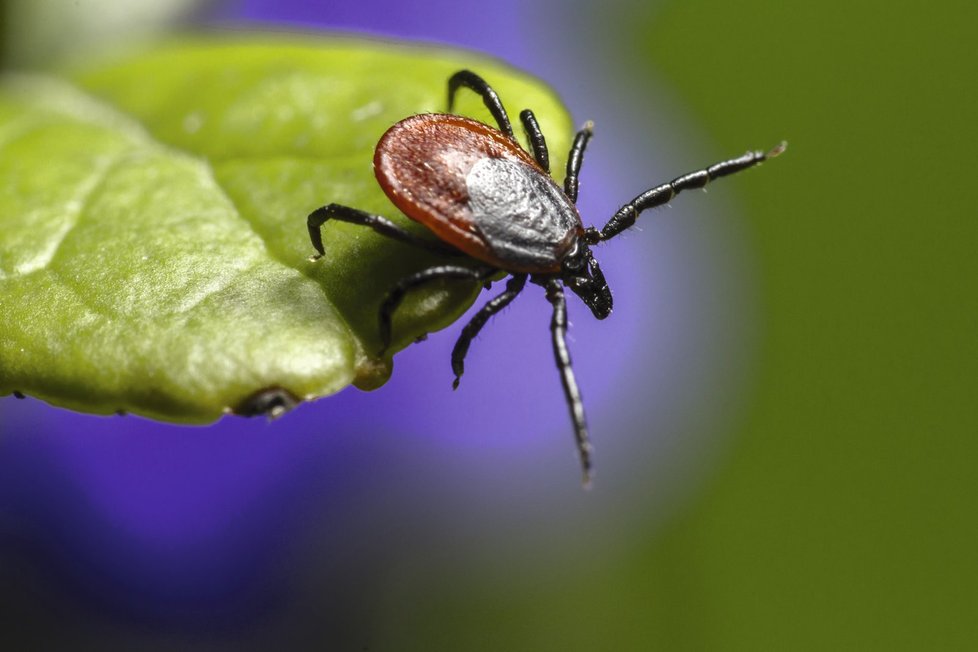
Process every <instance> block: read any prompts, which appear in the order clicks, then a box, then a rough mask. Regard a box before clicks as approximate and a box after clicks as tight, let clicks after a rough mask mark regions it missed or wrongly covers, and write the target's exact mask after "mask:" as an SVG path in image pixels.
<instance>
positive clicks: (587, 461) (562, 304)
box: [547, 279, 591, 487]
mask: <svg viewBox="0 0 978 652" xmlns="http://www.w3.org/2000/svg"><path fill="white" fill-rule="evenodd" d="M547 300H548V301H549V302H550V304H551V305H552V306H553V308H554V313H553V319H552V320H551V321H550V334H551V335H552V337H553V345H554V358H555V359H556V361H557V369H558V371H560V381H561V383H562V384H563V386H564V395H565V396H566V397H567V406H568V407H569V408H570V415H571V421H573V422H574V438H575V439H576V440H577V452H578V454H579V455H580V457H581V469H582V470H583V472H584V486H585V487H587V486H589V485H590V484H591V442H590V440H589V439H588V436H587V421H586V419H585V417H584V403H583V401H581V390H580V389H578V387H577V380H575V378H574V370H573V369H572V368H571V359H570V352H569V351H568V350H567V342H566V341H565V336H566V334H567V302H566V300H565V298H564V288H563V287H562V286H561V285H560V281H559V280H557V279H552V280H550V281H548V282H547Z"/></svg>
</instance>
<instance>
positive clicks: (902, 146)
mask: <svg viewBox="0 0 978 652" xmlns="http://www.w3.org/2000/svg"><path fill="white" fill-rule="evenodd" d="M47 4H48V6H49V7H54V8H53V9H51V8H49V9H47V10H43V11H42V10H40V9H25V8H24V7H35V8H36V7H40V6H42V5H45V3H26V2H25V3H7V4H6V5H3V7H2V9H3V11H4V14H3V17H4V21H3V30H4V34H5V35H6V36H5V40H4V41H3V43H2V47H3V53H4V54H3V56H4V59H3V61H4V62H5V64H6V65H7V66H10V67H30V66H34V65H41V64H42V63H43V62H44V61H46V60H51V59H57V58H59V57H60V58H65V57H71V56H75V55H76V52H75V51H74V50H73V48H74V47H76V46H77V47H81V46H83V45H84V42H85V39H83V38H80V37H79V38H76V39H69V38H67V37H66V36H65V34H66V33H67V32H65V30H66V29H69V28H74V29H75V30H76V31H85V30H79V27H80V26H86V29H87V33H91V34H94V36H91V37H90V38H89V40H91V41H95V42H104V41H106V40H111V38H112V36H113V34H115V35H118V34H119V33H123V32H124V33H127V34H133V33H138V32H141V31H143V30H146V31H149V30H152V29H159V28H160V26H161V25H165V26H171V27H172V26H174V25H176V26H178V27H181V26H182V27H186V26H188V25H189V26H202V25H204V26H207V27H208V28H211V29H224V30H234V29H238V28H240V27H243V26H244V27H249V28H254V27H255V26H256V24H257V25H258V26H266V27H267V26H268V25H274V26H275V28H276V29H279V30H303V31H308V30H318V29H327V30H344V31H346V30H355V31H358V32H367V33H369V34H372V35H374V36H377V37H385V38H386V37H397V38H407V39H412V40H423V41H430V42H435V43H445V44H452V45H458V46H463V47H467V48H473V49H477V50H480V51H483V52H486V53H488V54H490V55H493V56H495V57H498V58H501V59H503V60H505V61H508V62H510V63H512V64H514V65H516V66H518V67H520V68H523V69H526V70H528V71H529V72H531V73H534V74H536V75H538V76H539V77H541V78H542V79H544V80H546V81H547V82H548V83H550V84H551V85H552V86H553V87H554V88H555V89H557V91H558V92H559V93H560V94H561V96H562V97H563V98H564V99H565V101H566V103H567V105H568V106H569V107H570V109H571V111H572V113H573V115H574V118H575V120H576V121H578V122H583V121H584V120H586V119H589V118H590V119H594V120H595V121H596V123H597V136H596V138H595V140H594V141H593V143H592V146H591V148H590V149H589V153H588V158H587V161H586V163H585V169H584V173H583V178H582V202H581V207H582V212H583V214H584V215H585V219H586V221H593V222H596V223H601V222H602V221H603V220H604V219H606V218H607V216H609V215H610V214H611V213H612V212H613V211H614V210H615V209H616V208H617V207H618V205H619V204H620V203H622V202H623V201H624V200H627V199H629V198H631V197H632V196H633V195H635V194H636V193H638V192H639V191H641V190H643V189H645V188H646V187H648V186H650V185H652V184H654V183H656V182H659V181H661V180H665V179H668V178H671V176H674V175H676V174H678V173H681V172H685V171H687V170H690V169H693V168H695V167H698V166H699V165H702V164H705V163H709V162H712V161H714V160H716V159H719V158H723V157H726V156H729V155H736V154H739V153H741V152H742V151H743V150H745V149H747V148H767V147H770V146H771V145H773V144H775V143H776V142H778V141H779V140H780V139H782V138H785V139H787V140H788V141H789V143H790V146H789V150H788V152H787V153H786V154H785V156H783V157H782V158H780V159H778V160H777V161H775V162H771V163H769V164H767V165H764V166H763V167H762V168H761V169H758V170H753V171H751V172H748V173H745V174H743V175H738V176H736V177H734V178H731V179H729V180H724V181H723V182H722V183H718V184H716V185H715V186H712V187H711V189H710V192H709V194H707V195H705V196H704V195H702V194H701V193H689V196H685V195H684V196H682V197H681V198H678V199H677V200H676V201H675V202H674V206H673V207H672V208H670V209H667V210H662V211H657V212H655V213H654V214H651V215H646V216H644V217H643V219H642V222H641V228H639V229H635V230H634V231H633V232H631V233H629V234H628V235H627V236H626V237H622V238H620V239H619V240H616V241H614V242H612V243H609V244H608V245H606V246H603V247H602V248H601V249H600V251H599V252H598V253H599V255H600V257H601V261H602V264H603V266H604V267H605V269H606V273H607V275H608V277H609V280H610V282H611V283H612V287H613V289H614V290H615V292H616V312H615V314H614V315H613V316H612V318H611V319H609V320H608V321H607V322H603V323H600V324H597V323H595V322H594V321H593V319H591V318H590V315H589V314H588V312H587V310H586V309H584V307H583V306H581V305H580V304H579V303H576V302H575V303H574V305H572V306H571V319H572V321H573V327H572V329H573V330H572V332H573V339H572V341H571V346H572V347H573V348H572V352H573V355H574V360H575V364H576V369H577V371H578V375H579V377H580V379H581V384H582V386H583V390H584V393H585V400H586V402H587V406H588V410H589V416H590V421H591V425H592V434H593V437H594V439H595V443H596V447H597V464H598V474H597V477H596V482H595V487H594V489H593V490H592V491H590V492H584V491H582V490H581V489H580V487H579V485H578V484H577V480H578V472H577V467H576V464H577V462H576V459H575V457H574V454H573V447H572V442H571V434H570V429H569V426H568V423H567V417H566V414H565V410H566V408H565V407H564V405H563V403H562V396H561V393H560V388H559V383H558V380H557V375H556V372H555V371H554V370H553V363H552V359H551V354H550V350H549V339H548V333H547V323H548V318H549V316H548V309H547V306H546V302H545V301H543V300H542V298H541V297H540V296H539V292H532V291H531V292H527V293H526V295H525V296H522V297H521V298H520V300H519V301H518V302H517V303H516V304H515V305H514V306H513V307H512V308H511V309H510V310H508V311H507V312H506V313H504V314H503V315H500V316H499V317H497V319H496V320H495V321H494V323H493V324H491V327H490V328H488V329H487V330H486V331H485V334H484V335H483V336H482V337H481V338H480V339H479V341H477V342H476V344H475V345H474V347H473V351H472V354H471V356H470V362H469V364H468V366H467V369H468V371H467V374H466V377H465V378H464V380H463V383H462V387H461V389H460V390H459V391H458V392H455V393H453V392H451V389H450V382H451V373H450V370H449V365H448V356H449V351H450V349H451V346H452V344H453V342H454V337H455V335H456V334H457V329H458V326H457V325H456V326H455V327H453V328H451V329H449V330H447V331H445V332H443V333H439V334H435V335H433V336H432V337H431V338H429V340H428V341H427V342H424V343H423V344H420V345H418V346H415V347H412V348H411V349H409V350H408V351H405V352H404V353H403V354H401V355H399V356H398V358H397V360H396V365H395V372H394V376H393V378H392V380H391V381H390V383H389V384H388V385H387V386H385V387H384V388H382V389H380V390H378V391H376V392H373V393H362V392H358V391H356V390H352V389H351V390H347V391H345V392H343V393H341V394H339V395H337V396H334V397H331V398H328V399H324V400H322V401H319V402H318V403H316V404H313V405H309V406H303V407H301V408H300V409H298V410H296V411H294V412H293V413H291V414H289V415H287V416H286V417H284V418H282V419H280V420H279V421H276V422H274V423H271V424H269V423H265V422H263V421H247V420H244V419H238V418H229V419H226V420H223V421H221V422H219V423H218V424H216V425H214V426H212V427H208V428H183V427H176V426H171V425H163V424H157V423H153V422H150V421H146V420H143V419H138V418H133V417H125V418H99V417H90V416H84V415H76V414H72V413H68V412H65V411H62V410H57V409H54V408H50V407H48V406H45V405H43V404H41V403H40V402H38V401H35V400H32V399H26V400H21V401H18V400H15V399H13V398H6V399H3V400H2V401H0V640H3V641H5V642H6V641H8V640H9V641H10V642H16V643H20V644H21V645H30V646H31V647H32V648H34V649H65V647H66V646H70V647H71V648H72V649H100V650H106V649H134V648H136V647H137V646H138V647H139V648H140V649H161V650H163V649H184V650H196V649H200V650H209V649H235V650H239V649H255V650H261V649H270V648H272V647H275V648H282V647H288V648H293V649H306V648H315V649H336V650H363V649H369V650H415V649H416V650H441V649H452V650H500V649H514V650H551V649H553V650H578V649H580V650H584V649H589V650H591V649H607V648H611V647H612V646H614V648H615V649H636V650H639V649H641V650H646V649H666V650H740V649H742V650H767V649H791V650H826V649H852V650H869V649H872V650H876V649H881V650H884V649H885V650H902V649H906V650H920V649H941V650H970V649H975V647H976V646H978V619H976V618H975V616H974V612H975V605H976V604H978V545H976V544H978V536H976V535H978V517H976V511H978V510H976V507H975V502H976V496H978V473H975V468H976V465H978V407H976V405H978V401H976V398H978V397H976V389H978V344H976V332H978V296H976V292H975V289H974V279H975V276H976V271H978V262H976V254H978V246H976V245H978V238H976V235H978V220H976V216H975V206H976V205H978V202H976V196H975V195H976V192H975V187H976V182H975V181H974V179H973V178H972V176H973V173H974V172H975V171H976V170H975V162H974V155H973V152H974V151H975V145H976V144H978V143H976V140H978V138H976V131H978V130H976V127H975V126H974V124H973V123H974V117H975V107H976V100H978V91H976V90H975V84H974V76H975V72H976V63H978V56H976V51H975V45H974V34H973V30H974V27H973V26H974V25H975V24H978V9H976V8H975V6H974V5H973V4H970V3H965V2H957V1H955V0H948V1H946V2H943V3H931V4H930V5H923V4H920V3H913V2H891V3H880V2H871V1H868V0H857V1H854V2H846V3H843V2H834V1H832V0H829V1H826V2H821V3H784V4H779V3H770V2H762V1H760V0H745V1H744V2H738V3H729V2H721V1H720V0H702V1H697V2H678V1H675V0H672V1H666V0H663V1H658V2H647V1H643V2H629V1H626V0H606V1H605V2H602V3H590V2H583V1H571V2H557V1H556V0H539V1H536V2H526V1H524V2H518V1H515V0H499V1H497V2H495V3H492V4H491V5H475V4H469V3H460V2H447V1H437V2H428V3H424V4H419V3H413V4H412V3H403V2H402V3H395V2H379V1H376V0H362V1H361V2H357V3H343V5H342V6H337V5H338V4H339V3H333V2H315V1H313V2H299V1H298V0H278V1H277V2H276V1H272V0H245V1H241V2H230V1H228V2H222V3H211V4H208V5H206V6H200V5H194V4H193V3H191V2H176V3H173V4H169V3H154V4H155V6H158V7H163V6H164V5H165V6H166V7H168V8H169V9H167V10H162V9H158V10H155V11H153V12H145V11H143V12H141V13H140V14H139V15H138V16H136V17H133V14H130V15H129V17H128V18H127V17H125V16H122V17H117V12H119V11H121V10H122V9H121V8H122V7H123V6H124V5H125V4H126V3H106V2H91V1H87V0H81V1H80V2H76V3H71V4H72V8H71V9H69V8H68V7H67V5H68V4H69V3H47ZM133 6H144V7H145V6H147V5H145V3H133ZM92 25H94V26H95V27H90V26H92ZM59 30H60V31H59ZM504 100H506V101H507V102H508V106H509V108H510V111H511V112H516V111H518V110H519V109H520V108H522V107H520V106H518V103H519V100H518V98H512V99H511V98H504ZM324 200H325V198H324ZM0 327H2V325H0ZM5 647H6V646H5ZM11 649H13V648H11Z"/></svg>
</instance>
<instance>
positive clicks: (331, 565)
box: [0, 0, 755, 647]
mask: <svg viewBox="0 0 978 652" xmlns="http://www.w3.org/2000/svg"><path fill="white" fill-rule="evenodd" d="M599 10H600V9H599V8H592V7H591V6H590V5H589V4H588V3H584V2H580V3H574V4H570V3H558V2H556V1H554V2H536V3H532V4H528V3H525V2H516V1H515V0H500V1H497V2H495V3H493V4H492V8H491V10H489V11H479V12H478V13H476V12H475V10H474V9H473V7H472V6H470V5H467V4H464V3H457V2H429V3H425V4H424V5H423V6H410V5H407V4H405V3H397V2H377V1H369V2H364V1H362V2H357V3H335V2H301V1H299V0H276V1H274V2H273V1H272V0H247V1H244V2H240V3H225V4H224V5H223V6H222V7H221V8H220V9H218V10H214V11H212V12H211V13H210V14H209V15H208V16H207V17H206V20H205V22H208V23H210V24H211V25H220V26H222V28H223V29H230V28H231V27H229V25H242V24H246V25H250V23H248V21H262V22H265V21H274V22H276V23H277V24H278V25H279V27H278V29H282V28H283V27H282V26H285V27H288V28H300V29H304V30H308V29H317V28H327V29H330V30H353V31H367V32H370V33H372V34H374V35H377V36H382V37H391V36H393V37H397V38H407V39H417V40H423V41H432V42H437V43H447V44H453V45H459V46H464V47H466V48H472V49H476V50H480V51H483V52H486V53H489V54H491V55H493V56H495V57H498V58H501V59H503V60H505V61H507V62H509V63H511V64H513V65H516V66H518V67H520V68H523V69H525V70H527V71H529V72H531V73H533V74H535V75H537V76H539V77H540V78H542V79H544V80H546V81H547V82H548V83H550V84H551V85H552V86H553V87H554V88H555V89H556V90H557V91H558V92H559V93H560V94H561V96H562V97H563V99H564V101H565V102H566V103H567V105H568V106H569V107H570V109H571V111H572V113H573V115H574V119H575V121H577V122H583V121H584V120H586V119H589V118H590V119H594V120H595V122H596V137H595V140H594V141H593V142H592V144H591V147H590V149H589V151H588V156H587V158H586V162H585V165H584V170H583V173H582V189H581V202H580V207H581V213H582V215H584V218H585V222H588V223H591V222H593V223H596V224H598V225H599V226H600V225H601V224H603V222H604V220H606V219H607V217H608V216H610V215H611V214H612V213H613V212H614V210H615V209H616V208H617V207H618V206H619V205H620V204H621V203H622V202H624V201H626V200H627V199H630V198H631V197H633V196H634V195H635V194H637V193H638V192H640V191H642V190H644V189H645V188H647V187H649V186H650V185H652V184H654V183H656V182H659V181H662V180H665V179H668V178H671V177H672V176H674V175H675V174H678V173H681V172H685V171H687V169H689V168H692V167H694V166H696V165H698V164H704V163H708V162H712V161H713V160H714V159H717V158H720V157H722V156H724V155H729V154H737V153H739V152H718V151H716V149H715V148H712V147H710V146H709V145H707V144H704V143H703V142H702V135H700V134H698V133H697V132H696V130H695V127H694V126H692V125H690V124H688V123H687V122H685V121H684V119H683V116H682V114H681V109H679V108H678V107H676V106H674V105H673V103H672V100H671V98H670V96H669V94H668V90H667V89H663V88H661V87H658V86H657V85H656V80H655V79H648V78H643V79H633V78H630V77H629V76H628V75H627V74H624V73H622V74H619V72H618V70H617V67H616V60H620V58H621V57H623V56H627V44H622V43H617V42H616V41H615V39H614V25H613V24H611V23H609V22H608V21H603V20H601V19H599V18H598V12H599ZM250 26H251V27H254V25H250ZM649 98H654V100H650V99H649ZM503 99H504V101H505V102H506V103H507V106H508V108H509V109H510V111H511V112H513V113H515V112H517V111H519V110H520V109H521V108H523V107H522V106H519V100H518V98H503ZM747 144H748V143H745V145H747ZM691 194H693V193H691ZM733 197H734V194H733V192H732V191H730V190H728V189H726V188H725V189H724V190H723V191H716V192H714V193H712V194H711V196H710V197H709V199H708V200H707V199H705V198H702V197H698V196H697V195H695V194H693V196H692V197H689V198H687V197H683V199H682V201H677V204H676V206H675V207H674V208H672V209H669V210H667V211H661V212H658V213H656V214H653V215H648V216H646V217H644V218H643V222H642V223H641V228H638V229H635V230H634V232H631V233H629V234H627V235H625V236H623V237H621V238H619V239H618V240H616V241H614V242H612V243H610V244H608V245H604V246H602V247H601V248H600V249H599V250H598V251H597V254H598V257H599V258H600V260H601V262H602V265H603V267H604V268H605V273H606V275H607V277H608V279H609V283H610V284H611V287H612V290H613V291H614V292H615V299H616V310H615V313H614V315H612V317H611V318H610V319H608V320H607V321H605V322H601V323H598V322H595V321H594V319H593V318H592V317H591V315H590V313H589V312H588V311H587V309H586V308H585V307H584V306H583V305H582V304H580V302H578V301H577V300H576V298H571V299H570V302H571V306H570V316H571V320H572V322H573V323H572V330H571V340H570V345H571V347H572V349H571V350H572V354H573V357H574V363H575V370H576V372H577V375H578V378H579V380H580V383H581V385H582V390H583V393H584V398H585V403H586V407H587V409H588V416H589V419H590V425H591V432H592V437H593V440H594V443H595V446H596V465H597V474H596V479H595V487H594V489H593V490H592V491H590V492H584V491H582V490H581V487H580V485H579V471H578V462H577V459H576V453H575V450H574V446H573V438H572V433H571V428H570V424H569V419H568V416H567V411H566V406H565V404H564V402H563V395H562V392H561V389H560V383H559V380H558V376H557V373H556V371H555V369H554V364H553V359H552V353H551V349H550V340H549V332H548V324H549V318H550V313H549V306H548V304H547V303H546V301H544V300H543V297H542V292H541V291H540V290H539V288H536V287H531V288H530V289H529V290H528V291H526V292H525V293H524V295H523V296H521V297H520V299H519V300H517V302H516V303H515V304H514V305H513V306H512V307H511V308H510V309H509V310H507V311H506V312H505V313H503V314H502V315H500V316H498V317H497V318H496V319H495V320H494V321H493V322H492V323H491V324H490V326H489V327H487V328H486V330H485V331H484V332H483V335H482V336H481V337H480V339H479V340H478V341H476V342H475V343H474V344H473V347H472V352H471V354H470V357H469V359H468V363H467V367H466V368H467V372H466V375H465V377H464V379H463V381H462V385H461V387H460V389H459V390H458V391H457V392H454V393H453V392H452V391H451V379H452V375H451V371H450V366H449V354H450V351H451V347H452V345H453V343H454V340H455V337H456V336H457V333H458V329H459V325H458V324H456V325H455V326H453V327H451V328H449V329H448V330H446V331H444V332H442V333H436V334H433V335H432V336H431V337H430V338H429V339H428V341H426V342H424V343H422V344H420V345H417V346H414V347H411V348H410V349H409V350H407V351H405V352H404V353H402V354H400V355H398V357H397V359H396V366H395V371H394V375H393V378H392V379H391V381H390V382H389V383H388V384H387V385H386V386H385V387H383V388H382V389H380V390H378V391H376V392H372V393H363V392H359V391H357V390H355V389H349V390H346V391H344V392H342V393H340V394H339V395H337V396H333V397H329V398H326V399H323V400H321V401H319V402H317V403H315V404H312V405H305V406H301V407H300V408H299V409H297V410H295V411H294V412H292V413H290V414H288V415H286V416H285V417H283V418H282V419H280V420H278V421H275V422H272V423H267V422H265V421H262V420H245V419H242V418H226V419H224V420H222V421H221V422H219V423H217V424H215V425H213V426H210V427H207V428H196V427H178V426H172V425H165V424H159V423H154V422H151V421H147V420H145V419H141V418H136V417H113V418H102V417H92V416H86V415H79V414H73V413H70V412H67V411H63V410H58V409H53V408H50V407H48V406H46V405H44V404H42V403H40V402H39V401H36V400H33V399H27V400H23V401H17V400H14V399H12V398H8V399H4V400H3V401H0V583H2V585H3V586H6V587H7V588H6V590H4V589H0V592H2V594H3V597H2V598H0V599H2V602H0V611H2V613H3V614H4V615H3V616H0V619H3V620H8V619H9V621H10V622H11V623H17V625H18V626H20V627H31V626H34V625H36V626H38V627H41V626H42V625H43V623H45V622H47V620H48V619H50V618H51V616H52V615H56V617H57V619H58V622H60V623H61V628H60V629H59V630H58V631H57V632H54V631H51V632H48V635H50V636H52V637H58V636H61V635H66V636H68V635H72V636H90V637H98V640H100V641H104V642H107V644H110V643H112V642H113V641H115V642H119V644H120V645H122V644H123V643H122V641H130V640H132V639H131V638H128V637H131V636H142V635H145V634H146V633H147V632H148V633H149V635H150V636H151V637H153V638H154V639H155V638H159V637H163V638H164V639H166V637H174V636H175V637H187V638H184V639H182V640H185V641H189V640H194V641H196V640H210V641H213V640H219V641H239V642H241V643H242V645H244V643H245V642H250V643H251V644H252V645H254V646H256V647H261V645H262V641H263V638H262V637H263V636H267V637H269V638H274V639H275V640H276V641H282V637H283V632H289V633H290V634H291V635H294V636H300V635H303V634H305V633H309V631H310V630H312V629H315V630H316V632H317V634H316V635H317V636H319V637H320V638H319V639H317V640H322V638H323V637H326V638H329V639H331V640H333V641H337V642H357V643H358V644H359V643H360V642H362V641H364V640H366V639H367V638H368V636H367V635H366V634H365V632H368V631H372V630H374V629H376V628H377V627H382V623H383V621H384V618H385V614H387V613H388V612H389V610H391V609H392V602H397V601H398V600H401V599H413V600H418V599H422V596H424V595H426V594H427V593H428V592H430V591H434V590H437V587H438V586H439V582H441V581H447V580H446V578H465V579H464V581H469V582H473V583H478V582H479V581H480V579H479V578H483V577H493V576H496V577H499V576H503V577H513V578H521V579H520V581H526V578H527V577H534V576H535V577H544V576H546V575H547V574H551V573H560V572H563V570H562V569H567V568H575V569H581V568H584V569H586V568H587V567H588V566H589V565H590V564H599V563H600V559H601V558H607V557H609V556H613V555H614V553H615V551H616V550H617V549H619V548H621V547H623V546H627V540H628V537H629V535H632V534H634V533H636V532H650V531H653V530H654V527H655V524H656V523H657V522H659V521H660V520H661V518H662V517H663V515H664V514H666V513H668V512H669V510H672V509H675V507H676V505H677V504H680V503H681V501H682V500H683V497H684V496H687V495H688V493H689V491H690V490H691V489H692V488H695V486H696V482H697V481H698V479H699V478H700V477H702V474H703V472H704V470H705V469H707V468H708V467H709V462H710V460H711V459H712V458H714V457H715V456H716V455H717V453H718V451H719V450H720V445H721V444H718V441H722V436H723V434H724V433H725V432H727V431H729V430H731V429H733V427H734V425H735V424H734V422H735V420H736V419H737V414H738V406H740V405H741V404H742V398H743V397H742V394H743V391H744V387H745V386H746V385H747V384H748V381H749V378H750V364H749V363H750V360H751V355H752V354H751V349H752V346H753V343H754V342H755V337H754V336H753V335H751V332H750V331H751V319H752V315H753V310H754V308H753V299H752V292H751V280H750V270H749V268H748V266H747V265H746V264H745V262H744V261H745V260H746V259H747V257H746V255H745V252H744V243H743V241H742V236H741V233H740V231H739V227H738V224H737V221H736V218H735V217H734V216H733V213H734V211H733V210H732V208H731V204H732V203H733ZM323 200H324V201H327V200H328V198H323ZM488 296H489V295H485V296H484V297H483V298H481V299H480V300H479V302H477V304H476V305H477V306H478V305H481V303H482V302H484V301H485V298H487V297H488ZM451 581H463V580H460V579H458V580H456V579H453V580H451ZM134 632H135V633H134ZM52 640H53V639H52ZM93 640H94V638H93Z"/></svg>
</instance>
